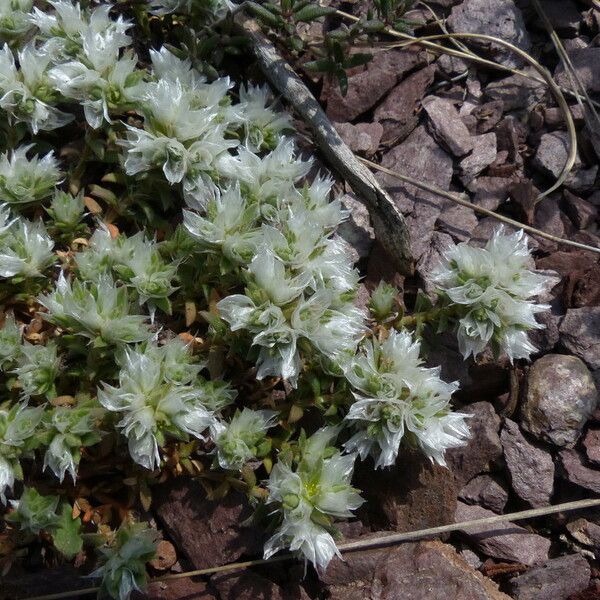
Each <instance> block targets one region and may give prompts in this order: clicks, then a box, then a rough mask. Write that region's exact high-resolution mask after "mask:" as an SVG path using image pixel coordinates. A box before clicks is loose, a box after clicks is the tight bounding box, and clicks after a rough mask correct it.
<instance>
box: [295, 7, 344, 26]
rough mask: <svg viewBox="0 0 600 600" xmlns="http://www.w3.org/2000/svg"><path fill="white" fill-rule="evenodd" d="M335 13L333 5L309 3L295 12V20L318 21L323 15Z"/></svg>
mask: <svg viewBox="0 0 600 600" xmlns="http://www.w3.org/2000/svg"><path fill="white" fill-rule="evenodd" d="M333 13H335V8H333V7H331V6H317V5H309V6H305V7H304V8H302V9H301V10H299V11H298V12H296V13H294V21H296V23H298V22H300V21H304V22H305V23H310V22H311V21H316V20H317V19H320V18H321V17H325V16H327V15H332V14H333Z"/></svg>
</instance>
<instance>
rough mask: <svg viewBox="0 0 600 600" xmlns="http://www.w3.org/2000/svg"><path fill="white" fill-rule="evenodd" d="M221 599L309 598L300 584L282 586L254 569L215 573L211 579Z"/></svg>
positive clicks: (292, 599) (294, 599)
mask: <svg viewBox="0 0 600 600" xmlns="http://www.w3.org/2000/svg"><path fill="white" fill-rule="evenodd" d="M210 583H211V585H213V586H214V587H215V588H216V590H217V591H218V592H219V600H309V596H308V594H307V593H306V592H305V591H304V589H303V588H302V587H301V586H300V585H298V584H292V585H290V586H289V587H281V586H279V585H277V584H276V583H273V582H272V581H270V580H269V579H266V578H265V577H262V576H261V575H259V574H258V573H254V572H253V571H242V572H239V571H235V572H233V573H223V574H219V575H213V576H212V577H211V579H210Z"/></svg>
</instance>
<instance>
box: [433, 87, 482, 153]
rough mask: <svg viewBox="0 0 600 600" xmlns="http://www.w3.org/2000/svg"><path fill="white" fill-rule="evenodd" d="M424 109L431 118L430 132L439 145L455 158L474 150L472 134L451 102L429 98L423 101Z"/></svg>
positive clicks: (444, 99)
mask: <svg viewBox="0 0 600 600" xmlns="http://www.w3.org/2000/svg"><path fill="white" fill-rule="evenodd" d="M423 108H424V109H425V112H426V113H427V116H428V117H429V130H430V131H431V133H432V134H433V137H434V138H435V139H436V140H437V142H438V143H440V144H441V145H442V146H443V147H445V148H447V149H448V150H449V151H450V152H451V153H452V154H454V156H464V155H465V154H467V152H470V151H471V150H472V149H473V139H472V138H471V134H470V133H469V130H468V129H467V128H466V127H465V124H464V123H463V122H462V121H461V118H460V116H459V114H458V111H457V110H456V108H455V107H454V104H453V103H452V102H451V101H450V100H447V99H446V98H438V97H436V96H428V97H427V98H425V99H424V100H423Z"/></svg>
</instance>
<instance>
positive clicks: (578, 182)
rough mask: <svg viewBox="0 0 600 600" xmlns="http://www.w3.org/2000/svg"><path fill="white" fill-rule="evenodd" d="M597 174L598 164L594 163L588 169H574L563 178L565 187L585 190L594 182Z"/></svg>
mask: <svg viewBox="0 0 600 600" xmlns="http://www.w3.org/2000/svg"><path fill="white" fill-rule="evenodd" d="M597 175H598V165H594V166H593V167H590V168H589V169H576V170H574V171H573V172H572V173H570V174H569V176H568V177H567V179H566V180H565V187H567V188H569V189H570V190H572V191H573V192H587V191H589V190H591V189H592V187H593V186H594V184H595V183H596V177H597Z"/></svg>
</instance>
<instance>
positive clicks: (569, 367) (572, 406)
mask: <svg viewBox="0 0 600 600" xmlns="http://www.w3.org/2000/svg"><path fill="white" fill-rule="evenodd" d="M597 404H598V391H597V390H596V386H595V385H594V380H593V378H592V374H591V373H590V371H589V370H588V368H587V367H586V366H585V365H584V364H583V362H582V361H581V360H579V359H578V358H576V357H575V356H567V355H564V354H547V355H546V356H543V357H542V358H540V359H538V360H536V361H535V363H534V364H533V366H532V367H531V369H530V370H529V376H528V378H527V391H526V394H525V398H524V400H523V404H522V406H521V417H522V423H521V425H522V427H523V429H525V431H527V432H529V433H531V434H532V435H534V436H535V437H537V438H538V439H540V440H544V441H547V442H550V443H552V444H555V445H556V446H572V445H573V444H574V443H575V442H576V441H577V439H578V438H579V435H580V434H581V430H582V429H583V426H584V425H585V423H586V421H587V420H588V419H589V418H590V415H591V414H592V413H593V412H594V409H595V408H596V406H597Z"/></svg>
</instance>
